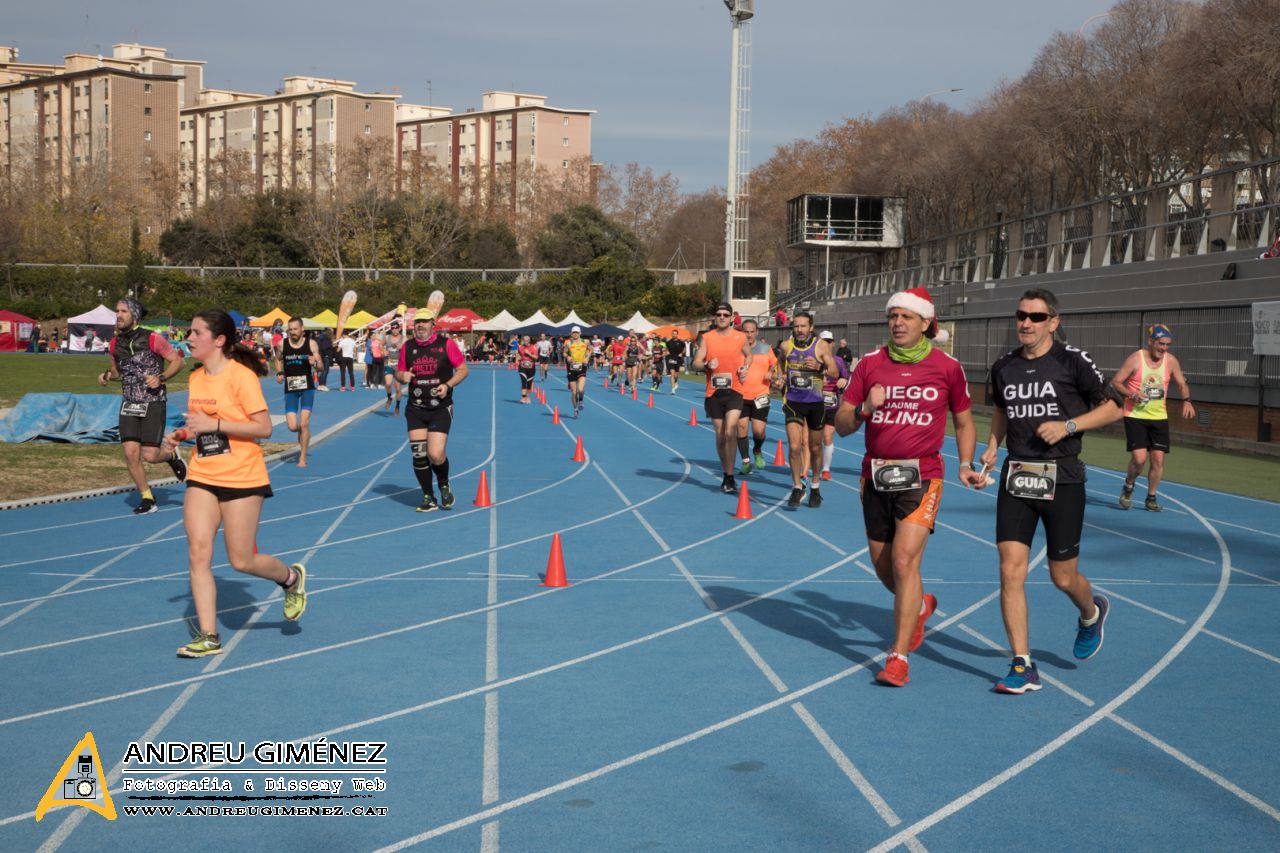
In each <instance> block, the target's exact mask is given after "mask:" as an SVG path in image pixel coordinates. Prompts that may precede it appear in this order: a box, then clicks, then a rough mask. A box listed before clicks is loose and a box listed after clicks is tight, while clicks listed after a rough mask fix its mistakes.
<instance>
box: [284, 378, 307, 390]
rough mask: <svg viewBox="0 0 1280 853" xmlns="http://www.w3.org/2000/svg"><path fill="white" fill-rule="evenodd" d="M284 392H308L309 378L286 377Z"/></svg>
mask: <svg viewBox="0 0 1280 853" xmlns="http://www.w3.org/2000/svg"><path fill="white" fill-rule="evenodd" d="M284 390H286V391H305V390H307V377H305V376H286V377H285V378H284Z"/></svg>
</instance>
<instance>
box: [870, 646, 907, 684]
mask: <svg viewBox="0 0 1280 853" xmlns="http://www.w3.org/2000/svg"><path fill="white" fill-rule="evenodd" d="M910 680H911V679H910V678H908V677H907V659H906V658H904V657H903V656H902V655H900V654H898V653H897V652H889V657H888V659H887V660H885V662H884V669H882V670H880V671H879V672H877V673H876V681H878V682H880V683H881V684H887V685H889V686H890V687H902V686H903V685H904V684H906V683H907V682H908V681H910Z"/></svg>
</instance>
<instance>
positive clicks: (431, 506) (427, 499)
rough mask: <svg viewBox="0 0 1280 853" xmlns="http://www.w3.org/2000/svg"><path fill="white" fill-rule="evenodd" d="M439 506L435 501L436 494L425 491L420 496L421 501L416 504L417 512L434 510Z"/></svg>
mask: <svg viewBox="0 0 1280 853" xmlns="http://www.w3.org/2000/svg"><path fill="white" fill-rule="evenodd" d="M439 508H440V506H439V504H437V503H436V496H435V495H433V494H431V493H430V492H427V493H426V494H424V495H423V496H422V503H420V504H419V505H418V512H435V511H436V510H437V509H439Z"/></svg>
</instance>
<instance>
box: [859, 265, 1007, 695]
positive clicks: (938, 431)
mask: <svg viewBox="0 0 1280 853" xmlns="http://www.w3.org/2000/svg"><path fill="white" fill-rule="evenodd" d="M886 311H887V314H888V317H889V342H888V343H887V344H886V345H885V346H883V347H880V348H879V349H877V350H875V351H874V352H871V353H868V354H867V355H866V356H864V357H863V358H862V360H861V361H859V362H858V366H857V367H855V368H854V370H853V376H852V378H851V379H850V380H849V385H848V387H846V388H845V392H844V399H843V401H842V402H841V404H840V409H839V410H838V411H837V412H836V431H837V432H839V433H840V435H849V434H850V433H852V432H855V431H856V430H857V429H858V427H859V426H861V425H862V424H863V423H866V424H867V452H866V455H865V456H864V457H863V459H862V518H863V521H864V523H865V525H866V531H867V547H868V549H869V554H870V557H871V561H872V564H873V565H874V566H875V569H876V576H877V577H879V578H880V582H881V583H883V584H884V585H885V588H886V589H888V590H889V591H890V592H892V593H893V621H894V628H895V636H894V640H893V643H892V645H891V646H890V649H889V657H888V659H887V660H886V661H885V666H884V669H882V670H881V671H880V672H878V673H877V674H876V680H877V681H879V682H880V683H881V684H888V685H891V686H893V687H902V686H903V685H904V684H906V683H907V682H908V681H910V678H908V676H907V654H908V653H909V652H913V651H915V650H916V649H917V648H919V646H920V644H921V643H922V642H923V641H924V625H925V621H926V620H927V619H928V618H929V616H931V615H932V614H933V611H934V610H936V609H937V607H938V600H937V598H935V597H934V596H933V595H926V594H924V588H923V585H922V583H921V581H920V562H921V560H922V559H923V557H924V548H925V544H926V543H927V542H928V540H929V534H931V533H932V532H933V524H934V520H935V519H936V518H937V515H938V505H939V503H940V501H941V499H942V481H943V477H944V475H945V472H944V470H943V464H942V455H941V450H942V444H943V441H944V440H945V439H946V418H947V411H948V410H950V412H951V418H952V420H953V422H954V423H955V428H956V446H957V447H958V449H959V452H960V482H962V483H964V485H965V486H966V487H970V486H976V485H979V484H980V483H983V482H985V475H983V474H980V473H979V472H977V471H975V470H973V454H974V448H975V446H976V445H977V438H978V436H977V431H976V430H975V428H974V425H973V416H972V414H971V413H970V411H969V409H970V406H971V402H970V400H969V387H968V382H967V380H966V379H965V375H964V369H963V368H962V367H961V366H960V362H958V361H956V360H955V359H954V358H952V357H951V356H949V355H947V354H946V353H944V352H943V351H942V350H940V349H936V348H934V346H933V340H934V339H935V338H936V337H938V336H939V334H945V333H939V331H938V323H937V320H936V318H935V312H934V307H933V300H932V299H931V298H930V297H929V292H928V291H927V290H925V289H924V288H922V287H917V288H912V289H911V290H907V291H903V292H901V293H895V294H894V295H893V296H891V297H890V298H889V304H888V306H887V309H886ZM942 341H945V337H943V338H942ZM942 341H940V343H941V342H942Z"/></svg>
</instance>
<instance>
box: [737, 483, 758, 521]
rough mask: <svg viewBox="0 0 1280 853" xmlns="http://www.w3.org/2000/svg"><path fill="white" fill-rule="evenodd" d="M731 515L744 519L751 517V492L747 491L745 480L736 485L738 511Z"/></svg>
mask: <svg viewBox="0 0 1280 853" xmlns="http://www.w3.org/2000/svg"><path fill="white" fill-rule="evenodd" d="M733 517H734V518H740V519H743V520H744V521H745V520H748V519H750V518H752V517H753V516H752V515H751V494H750V492H748V491H747V484H746V482H745V481H743V483H742V485H741V486H739V487H738V511H737V512H735V513H734V514H733Z"/></svg>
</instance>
